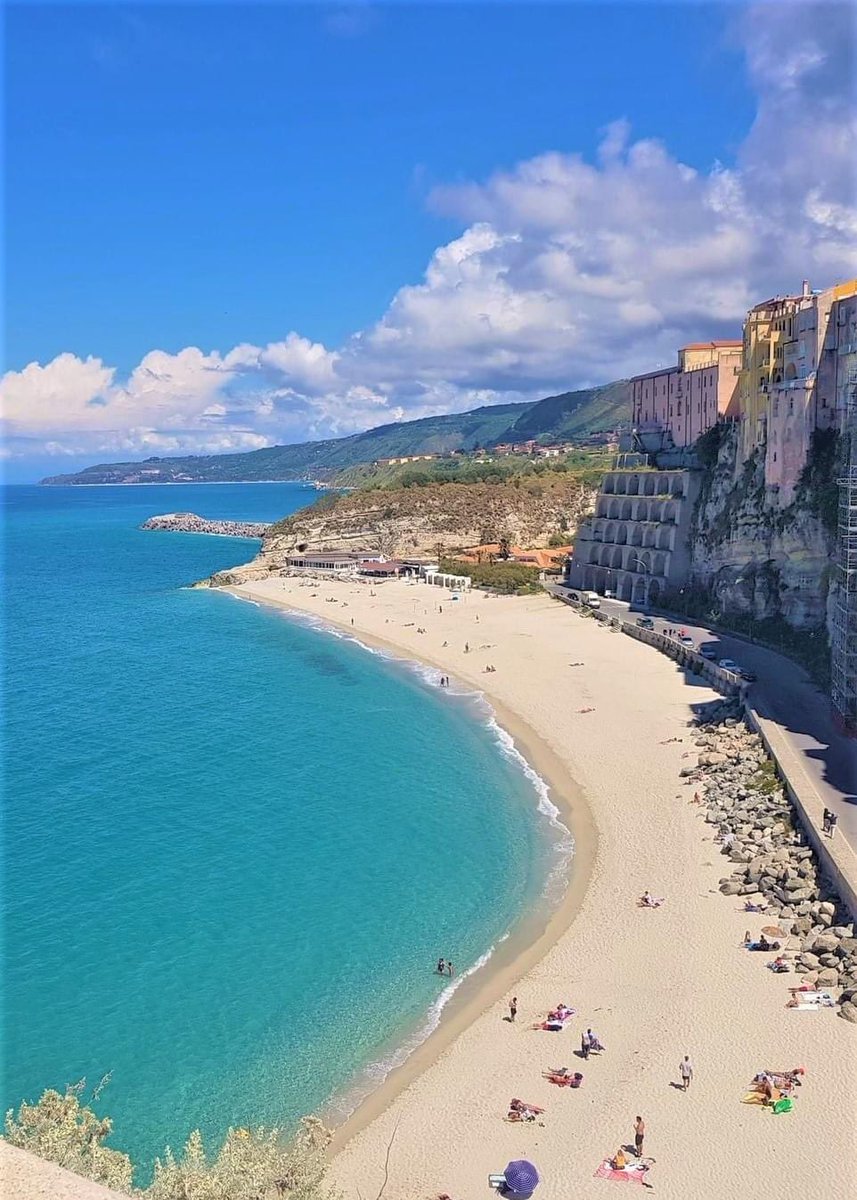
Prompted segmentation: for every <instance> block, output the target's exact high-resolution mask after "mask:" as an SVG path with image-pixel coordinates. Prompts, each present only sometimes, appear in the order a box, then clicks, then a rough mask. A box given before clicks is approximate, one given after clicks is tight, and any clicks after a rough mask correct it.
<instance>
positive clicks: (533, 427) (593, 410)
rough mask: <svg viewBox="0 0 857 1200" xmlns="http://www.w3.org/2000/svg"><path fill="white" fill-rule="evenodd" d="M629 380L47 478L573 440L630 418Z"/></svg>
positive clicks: (240, 477) (294, 470)
mask: <svg viewBox="0 0 857 1200" xmlns="http://www.w3.org/2000/svg"><path fill="white" fill-rule="evenodd" d="M629 404H630V401H629V391H628V383H627V381H626V380H621V381H619V382H618V383H610V384H607V385H606V386H604V387H599V388H587V389H585V390H583V391H578V392H564V393H563V394H562V395H561V396H548V397H547V398H546V399H544V400H536V401H533V402H532V403H529V404H496V405H489V406H487V407H485V408H477V409H474V410H473V411H472V412H466V413H449V414H448V415H446V416H441V417H423V418H421V419H420V420H418V421H401V422H397V423H395V424H392V425H379V426H378V427H377V428H376V429H369V430H367V431H366V432H365V433H355V434H352V435H351V436H350V437H344V438H330V439H328V440H327V441H322V442H301V443H299V444H296V445H291V446H266V447H265V449H264V450H247V451H243V452H242V453H240V454H211V455H189V456H188V457H185V458H147V459H146V460H145V461H144V462H122V463H102V464H100V465H99V466H95V467H87V468H86V469H85V470H83V471H78V472H76V473H75V474H73V475H50V476H48V478H47V479H43V480H42V483H44V484H69V483H71V484H87V483H89V484H94V483H228V482H234V483H237V482H242V481H247V482H252V481H267V480H276V479H322V480H323V479H325V478H329V477H330V476H331V475H332V474H334V473H335V472H336V471H340V470H342V469H343V468H345V467H351V466H354V465H355V464H357V463H365V462H373V461H374V460H375V459H376V458H394V457H397V456H399V455H406V454H445V453H448V452H449V451H450V450H474V449H476V448H477V447H478V446H488V447H490V446H496V445H498V444H500V443H501V442H509V441H523V440H527V439H530V438H539V439H540V440H542V441H562V440H571V439H573V438H575V437H583V436H585V435H587V434H590V433H598V432H601V431H602V430H605V429H612V428H613V427H615V426H616V425H617V424H619V423H620V422H622V421H628V420H629V418H630V408H629Z"/></svg>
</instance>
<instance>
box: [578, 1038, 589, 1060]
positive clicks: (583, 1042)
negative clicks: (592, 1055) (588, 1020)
mask: <svg viewBox="0 0 857 1200" xmlns="http://www.w3.org/2000/svg"><path fill="white" fill-rule="evenodd" d="M589 1050H590V1042H589V1033H588V1032H587V1033H582V1034H581V1035H580V1057H581V1058H583V1059H588V1058H589Z"/></svg>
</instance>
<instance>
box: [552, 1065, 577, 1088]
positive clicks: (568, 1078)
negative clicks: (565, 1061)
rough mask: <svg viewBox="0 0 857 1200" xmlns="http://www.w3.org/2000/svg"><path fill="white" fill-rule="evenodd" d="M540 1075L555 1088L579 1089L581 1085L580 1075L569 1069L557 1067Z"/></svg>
mask: <svg viewBox="0 0 857 1200" xmlns="http://www.w3.org/2000/svg"><path fill="white" fill-rule="evenodd" d="M542 1074H543V1076H544V1078H545V1079H547V1080H548V1081H549V1082H550V1083H555V1084H556V1085H557V1087H573V1088H579V1087H580V1085H581V1084H582V1083H583V1076H582V1075H581V1073H580V1072H579V1071H572V1070H571V1069H570V1068H569V1067H557V1068H556V1069H555V1070H553V1071H544V1072H542Z"/></svg>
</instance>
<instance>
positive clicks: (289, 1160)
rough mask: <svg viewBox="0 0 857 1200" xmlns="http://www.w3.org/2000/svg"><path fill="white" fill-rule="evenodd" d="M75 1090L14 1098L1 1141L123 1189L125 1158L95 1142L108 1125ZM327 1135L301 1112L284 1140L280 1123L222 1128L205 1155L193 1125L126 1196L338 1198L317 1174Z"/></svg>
mask: <svg viewBox="0 0 857 1200" xmlns="http://www.w3.org/2000/svg"><path fill="white" fill-rule="evenodd" d="M79 1090H80V1087H75V1088H69V1089H68V1090H67V1091H66V1093H65V1095H64V1096H61V1095H60V1093H59V1092H55V1091H50V1090H49V1091H46V1092H45V1093H44V1095H43V1096H42V1098H41V1099H40V1100H39V1102H38V1104H22V1105H21V1107H20V1109H19V1111H18V1116H17V1118H16V1117H15V1115H14V1113H13V1111H12V1109H10V1110H9V1112H8V1113H7V1114H6V1139H7V1141H9V1142H10V1143H11V1145H13V1146H19V1147H20V1148H21V1149H23V1150H29V1151H30V1152H31V1153H32V1154H36V1155H38V1156H39V1157H40V1158H44V1159H47V1160H48V1161H49V1162H55V1163H58V1164H59V1165H60V1166H61V1167H65V1168H67V1169H68V1170H69V1171H74V1173H75V1174H76V1175H83V1176H84V1177H85V1178H87V1179H93V1180H95V1181H96V1182H98V1183H102V1184H105V1185H106V1186H107V1187H110V1188H113V1189H115V1190H116V1191H120V1192H127V1193H130V1192H131V1191H132V1186H131V1181H132V1174H133V1167H132V1165H131V1160H130V1159H129V1157H128V1155H127V1154H123V1153H121V1151H119V1150H108V1149H107V1148H106V1147H105V1146H103V1145H102V1144H101V1143H102V1142H103V1141H104V1139H105V1138H106V1137H107V1136H108V1135H109V1133H110V1131H111V1129H112V1127H113V1123H112V1122H111V1121H110V1120H109V1119H108V1118H101V1117H98V1116H96V1114H95V1113H94V1112H93V1111H92V1109H91V1108H87V1107H85V1106H83V1105H81V1103H80V1101H79V1098H78V1094H77V1093H78V1091H79ZM98 1090H99V1089H96V1091H95V1093H94V1094H95V1095H97V1094H98ZM330 1139H331V1133H330V1130H328V1129H326V1128H325V1127H324V1125H323V1124H322V1123H321V1121H319V1120H318V1118H317V1117H305V1118H304V1120H303V1121H301V1124H300V1127H299V1129H298V1131H297V1133H296V1134H295V1135H294V1136H293V1137H292V1138H291V1139H290V1140H287V1139H286V1138H285V1137H284V1135H283V1131H282V1130H280V1129H263V1128H260V1129H230V1130H229V1132H228V1133H227V1135H226V1139H225V1141H224V1142H223V1145H222V1146H221V1147H220V1150H219V1151H218V1153H217V1154H216V1155H215V1157H214V1158H213V1159H211V1160H209V1158H208V1156H207V1155H206V1152H205V1147H204V1145H203V1141H202V1136H201V1135H200V1133H199V1130H194V1132H193V1133H192V1134H191V1135H190V1137H189V1138H188V1140H187V1144H186V1145H185V1148H184V1150H183V1152H182V1153H181V1154H180V1155H179V1156H176V1155H174V1154H173V1152H172V1151H171V1150H170V1149H169V1148H168V1149H167V1150H166V1152H165V1154H164V1157H163V1159H158V1160H157V1162H156V1163H155V1174H154V1178H153V1180H152V1183H151V1185H150V1186H149V1187H148V1188H144V1189H143V1190H137V1191H134V1193H133V1194H134V1196H136V1197H142V1198H144V1200H280V1198H282V1197H285V1196H288V1200H338V1198H337V1197H336V1196H335V1195H334V1193H333V1192H331V1191H330V1189H329V1188H328V1187H327V1185H326V1184H325V1178H324V1177H325V1170H326V1165H327V1160H326V1153H325V1152H326V1150H327V1147H328V1145H329V1144H330Z"/></svg>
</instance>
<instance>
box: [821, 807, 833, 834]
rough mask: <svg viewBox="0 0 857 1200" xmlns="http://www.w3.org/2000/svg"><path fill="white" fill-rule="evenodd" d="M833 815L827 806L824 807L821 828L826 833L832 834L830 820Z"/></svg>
mask: <svg viewBox="0 0 857 1200" xmlns="http://www.w3.org/2000/svg"><path fill="white" fill-rule="evenodd" d="M831 816H832V813H831V811H830V809H829V808H828V807H827V805H825V806H824V812H823V814H822V817H821V828H822V831H823V832H824V833H830V818H831Z"/></svg>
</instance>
